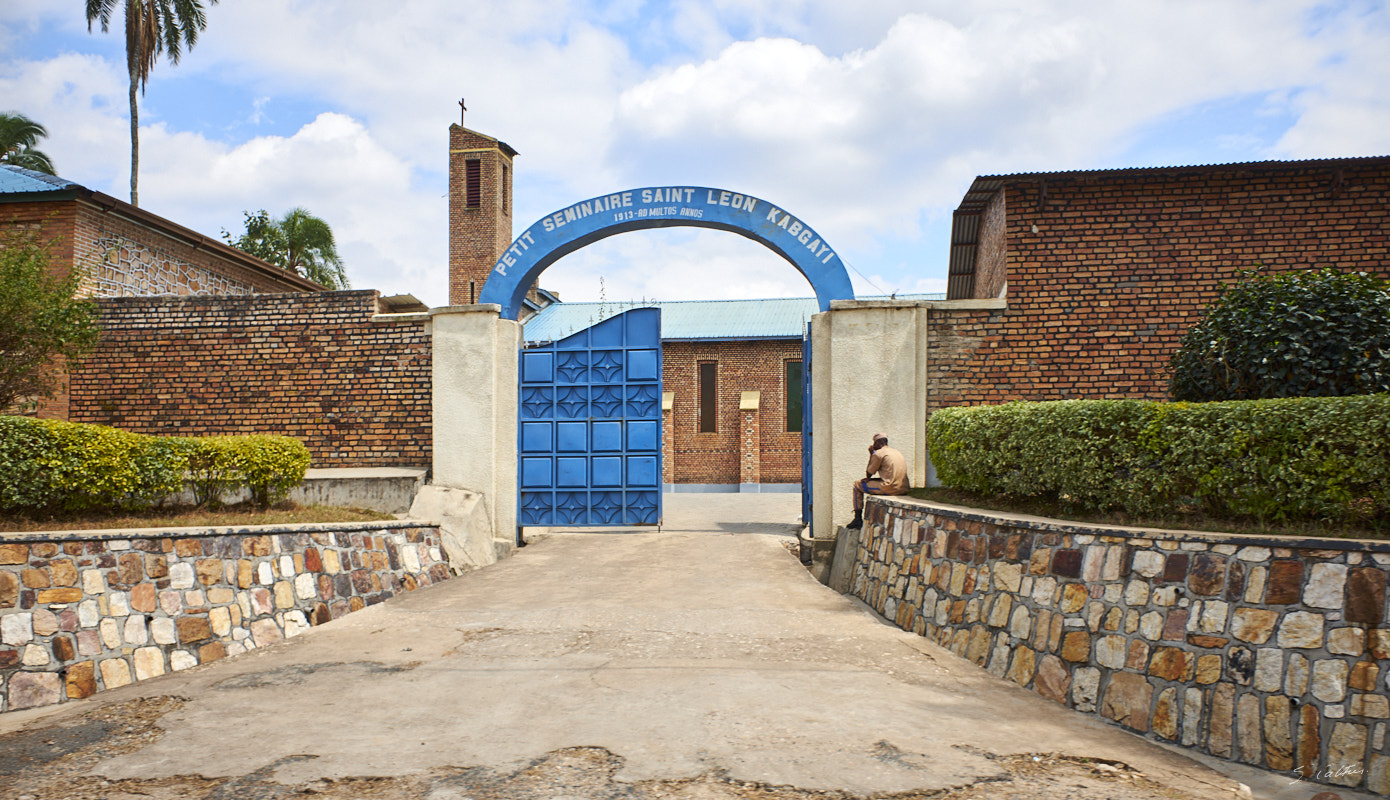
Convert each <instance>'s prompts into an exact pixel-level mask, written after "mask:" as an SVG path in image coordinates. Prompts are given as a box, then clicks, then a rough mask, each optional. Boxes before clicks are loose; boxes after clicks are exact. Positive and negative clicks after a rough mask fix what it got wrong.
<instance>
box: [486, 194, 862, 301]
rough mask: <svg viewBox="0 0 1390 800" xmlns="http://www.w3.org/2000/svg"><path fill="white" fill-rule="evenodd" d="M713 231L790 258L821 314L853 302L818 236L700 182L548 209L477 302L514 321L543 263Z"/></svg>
mask: <svg viewBox="0 0 1390 800" xmlns="http://www.w3.org/2000/svg"><path fill="white" fill-rule="evenodd" d="M672 227H695V228H715V229H718V230H722V231H730V232H732V233H737V234H739V235H740V236H746V237H748V238H749V239H752V240H753V241H755V242H758V243H760V244H762V245H763V246H764V247H767V248H768V249H769V250H771V251H773V252H774V253H776V254H778V255H780V256H781V257H782V258H785V259H786V260H787V261H790V262H791V264H792V266H794V267H796V268H797V270H798V271H799V272H800V273H801V274H802V275H804V276H806V280H808V281H810V282H811V288H812V289H814V290H815V293H816V300H817V301H819V303H820V309H821V311H829V310H830V301H831V300H853V299H854V289H853V288H852V287H851V286H850V282H849V274H848V273H847V272H845V265H844V263H843V262H842V261H841V260H840V257H839V256H838V255H837V254H836V253H835V251H834V250H832V249H831V247H830V245H828V244H826V242H825V240H824V239H823V238H821V236H820V234H818V233H816V232H815V231H814V230H812V229H811V227H810V226H809V225H807V224H806V223H804V222H802V221H801V220H800V219H799V218H797V217H796V216H794V215H792V214H789V213H787V212H786V211H785V210H783V209H782V208H781V207H779V206H775V205H773V204H772V203H769V202H767V201H766V200H760V199H758V198H756V197H751V196H749V195H746V194H739V193H737V192H730V191H727V190H724V189H711V188H708V187H705V186H660V187H657V186H652V187H647V188H644V189H632V190H629V191H624V192H615V193H613V194H607V195H603V196H602V197H594V198H591V199H589V200H585V201H583V202H580V203H575V204H574V205H571V206H568V207H566V208H562V209H560V210H559V211H556V212H555V213H553V214H548V215H546V216H544V217H542V218H541V219H540V221H538V222H536V223H535V224H534V225H532V226H531V227H529V228H527V229H526V231H525V232H524V233H522V234H521V235H520V236H518V237H517V238H516V240H515V241H513V242H512V245H511V247H508V248H507V250H506V252H504V253H503V254H502V258H500V259H498V261H497V264H496V265H495V266H494V267H493V268H492V273H491V274H490V275H489V276H488V279H487V281H486V282H485V283H484V284H483V291H482V293H481V294H480V295H479V296H478V302H479V303H496V304H498V305H500V306H501V307H502V318H503V319H516V318H517V315H518V314H519V313H520V312H521V303H522V300H523V299H524V298H525V296H526V290H527V289H528V288H529V287H530V286H531V284H532V283H534V282H535V281H536V279H537V278H539V277H540V274H541V273H542V272H544V271H545V269H546V268H547V267H549V266H550V265H551V264H553V263H555V262H556V261H558V260H559V259H560V258H562V257H564V256H566V255H568V254H570V253H573V252H574V251H575V250H578V249H579V248H581V247H584V246H585V245H590V244H593V243H594V242H597V241H599V240H600V239H606V238H608V237H609V236H613V235H615V234H619V233H626V232H627V231H639V230H645V229H647V228H672Z"/></svg>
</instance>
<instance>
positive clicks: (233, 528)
mask: <svg viewBox="0 0 1390 800" xmlns="http://www.w3.org/2000/svg"><path fill="white" fill-rule="evenodd" d="M442 525H443V523H442V522H441V521H439V520H419V519H399V520H370V521H363V522H312V523H301V524H297V525H220V526H207V527H189V528H112V529H106V530H85V531H14V532H4V531H0V544H30V543H34V542H72V541H83V542H90V541H100V542H104V541H113V540H121V539H196V538H200V537H204V536H239V535H250V536H273V535H276V534H282V533H334V532H337V531H369V530H393V531H394V530H402V529H405V528H438V527H441V526H442Z"/></svg>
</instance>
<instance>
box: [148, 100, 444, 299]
mask: <svg viewBox="0 0 1390 800" xmlns="http://www.w3.org/2000/svg"><path fill="white" fill-rule="evenodd" d="M144 142H145V145H144V146H147V147H148V148H149V149H150V151H152V152H158V153H159V158H158V160H157V161H155V162H154V163H153V164H152V165H151V167H150V169H149V170H148V171H146V172H144V174H143V175H142V178H141V184H142V186H148V187H151V188H149V189H145V190H142V192H141V200H142V205H143V206H144V207H145V208H148V209H149V210H151V211H154V212H155V213H158V214H163V215H164V216H167V217H169V218H171V219H175V220H178V221H180V222H182V223H183V224H185V225H188V226H190V227H193V228H195V229H198V230H201V231H203V232H204V233H207V234H209V235H215V234H216V233H218V232H219V231H220V229H222V228H226V229H227V230H229V231H231V232H232V233H233V234H236V233H237V232H239V231H240V230H241V227H242V215H241V211H242V210H248V211H255V210H256V209H260V208H264V209H266V210H267V211H269V212H270V213H271V214H272V215H279V214H283V213H284V212H285V211H288V210H289V209H290V208H293V207H295V206H305V207H306V208H308V209H309V210H310V211H311V212H312V213H314V214H315V215H317V216H319V217H322V218H323V219H324V220H325V221H327V222H328V223H329V225H331V226H332V227H333V231H334V235H335V237H336V238H337V241H338V246H339V250H340V252H341V254H342V255H343V257H344V262H345V264H346V268H347V273H348V277H349V279H351V280H352V282H353V284H354V285H355V286H358V287H361V288H379V289H381V290H383V291H384V292H386V293H388V294H395V293H398V292H408V293H412V294H415V295H416V296H418V297H420V298H421V299H428V301H429V302H431V303H432V304H435V305H445V304H446V302H447V296H446V295H447V270H446V269H445V263H446V262H445V259H446V253H445V250H444V246H443V244H442V236H443V232H444V230H445V225H446V213H445V210H444V208H443V207H442V205H441V203H440V202H439V201H438V200H437V199H436V198H433V197H430V196H429V192H424V191H421V190H419V189H418V188H416V187H414V186H412V183H411V179H410V176H411V170H410V168H409V165H408V164H406V163H405V161H404V160H402V159H401V158H400V157H399V156H397V155H396V154H394V153H392V152H391V151H390V150H389V149H387V148H386V147H384V146H383V145H382V144H381V143H380V142H379V141H377V140H376V139H375V138H374V137H373V136H372V134H371V132H369V131H368V130H367V129H366V127H365V126H364V125H363V124H362V123H361V122H359V121H358V120H355V119H353V118H351V117H348V116H346V115H343V114H335V113H324V114H320V115H319V116H318V118H316V119H315V120H314V121H313V122H311V123H309V124H307V125H305V126H304V127H302V128H300V129H299V130H298V131H297V132H296V133H295V134H294V135H292V136H287V137H282V136H261V137H257V138H255V139H251V140H249V141H247V142H244V143H242V144H240V145H237V146H235V147H229V146H227V145H225V144H222V143H219V142H214V141H211V140H208V139H206V138H203V137H201V136H198V135H196V134H189V133H171V132H169V131H168V130H167V129H166V128H165V127H164V126H163V125H157V126H153V127H151V128H149V129H148V130H146V131H145V132H144ZM233 210H234V211H233ZM422 231H435V232H437V233H435V235H431V236H425V237H421V236H420V235H419V234H420V233H421V232H422Z"/></svg>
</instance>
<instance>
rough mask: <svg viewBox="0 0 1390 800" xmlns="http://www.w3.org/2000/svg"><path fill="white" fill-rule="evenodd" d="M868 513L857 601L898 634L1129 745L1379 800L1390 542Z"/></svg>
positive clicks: (924, 508)
mask: <svg viewBox="0 0 1390 800" xmlns="http://www.w3.org/2000/svg"><path fill="white" fill-rule="evenodd" d="M868 501H869V502H868V505H867V507H866V511H865V519H864V528H863V530H862V531H861V537H860V540H859V544H858V548H857V552H856V554H855V558H854V566H853V577H852V579H851V591H852V593H853V594H855V595H856V596H858V597H860V598H861V599H863V600H864V601H865V602H867V603H868V604H869V605H871V606H873V607H874V608H875V609H876V610H877V611H878V612H879V613H881V614H883V616H885V617H887V618H888V619H891V620H893V621H894V622H895V623H896V624H897V625H899V626H900V627H902V628H904V629H906V630H911V631H914V632H916V633H918V634H921V635H923V636H926V637H928V638H930V639H932V640H934V641H935V642H937V643H938V644H940V645H941V646H942V647H946V648H948V649H950V650H951V651H952V652H953V653H955V654H956V655H959V656H961V657H963V658H967V659H969V660H971V661H973V662H975V663H976V664H978V665H980V666H981V667H984V668H985V669H986V670H988V671H989V672H991V673H993V674H995V675H997V676H1000V677H1003V678H1007V679H1009V680H1013V681H1016V682H1017V683H1018V684H1019V685H1020V686H1023V687H1025V688H1029V689H1032V690H1033V691H1035V692H1037V693H1038V694H1040V695H1042V696H1044V697H1047V698H1049V699H1051V700H1054V701H1056V702H1058V703H1062V704H1063V705H1066V706H1067V707H1069V708H1073V709H1075V710H1077V711H1081V712H1085V713H1090V714H1097V715H1099V716H1101V717H1103V718H1105V719H1108V720H1112V721H1114V722H1116V723H1118V724H1120V725H1123V726H1124V727H1126V728H1128V729H1130V730H1132V731H1135V732H1138V733H1141V734H1146V735H1148V736H1150V737H1154V738H1158V739H1162V740H1166V741H1169V742H1172V743H1175V744H1181V745H1185V746H1187V747H1191V748H1194V749H1197V750H1200V751H1202V752H1205V753H1208V754H1210V755H1213V756H1219V757H1221V758H1227V759H1231V760H1238V761H1242V762H1245V763H1248V764H1253V765H1256V766H1260V767H1264V768H1266V769H1270V770H1275V771H1278V772H1284V773H1288V774H1290V776H1291V777H1293V776H1294V775H1302V776H1304V777H1309V778H1310V779H1312V780H1316V781H1319V782H1322V783H1331V784H1335V785H1339V786H1348V787H1357V788H1361V789H1365V790H1369V791H1373V792H1376V793H1379V794H1390V742H1387V737H1386V726H1387V720H1390V691H1387V689H1388V688H1390V629H1387V626H1386V624H1385V622H1386V580H1387V565H1390V542H1364V541H1354V540H1335V539H1334V540H1323V539H1319V540H1308V539H1296V538H1286V537H1253V536H1238V535H1233V534H1198V533H1184V532H1176V531H1152V530H1140V529H1113V528H1102V527H1098V526H1086V525H1082V524H1074V523H1062V522H1055V521H1051V520H1038V519H1033V518H1026V517H1009V516H1005V515H987V514H986V513H985V512H976V511H970V510H966V509H953V508H950V507H944V506H935V505H930V504H926V503H921V502H917V501H913V500H909V499H905V498H880V497H873V498H868Z"/></svg>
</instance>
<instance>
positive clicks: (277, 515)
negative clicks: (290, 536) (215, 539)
mask: <svg viewBox="0 0 1390 800" xmlns="http://www.w3.org/2000/svg"><path fill="white" fill-rule="evenodd" d="M395 518H396V517H395V516H394V515H392V514H385V513H382V512H380V511H373V510H372V509H369V508H338V507H334V506H300V505H295V504H294V503H290V502H283V503H277V504H276V505H273V506H271V507H270V508H266V509H260V508H256V507H255V506H253V505H250V504H240V505H235V506H224V507H222V508H218V509H207V508H194V507H191V506H172V507H168V508H162V509H148V510H145V511H141V512H138V513H133V514H127V513H119V512H118V513H110V514H99V513H94V512H90V511H89V512H85V513H82V514H72V515H55V516H52V517H44V518H30V517H18V516H6V515H0V531H7V532H12V533H28V532H32V531H83V530H111V529H120V528H206V527H213V526H237V527H240V526H245V525H299V524H313V523H320V522H370V521H374V520H390V519H395Z"/></svg>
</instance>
